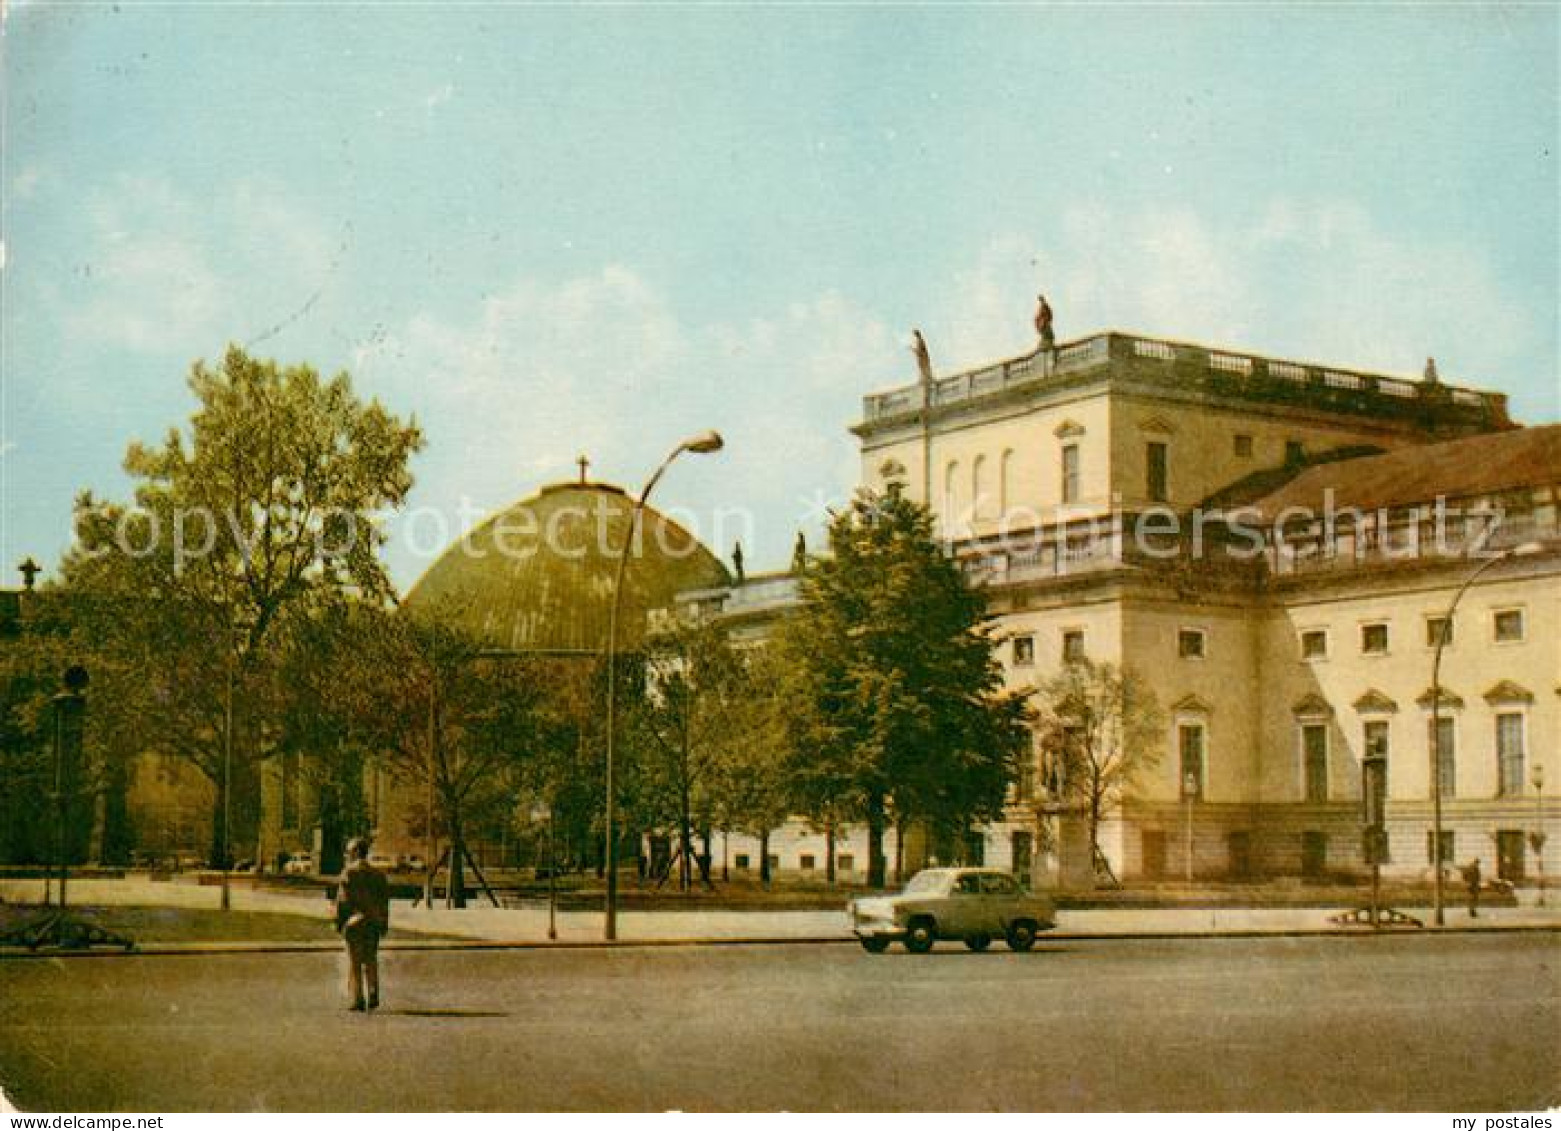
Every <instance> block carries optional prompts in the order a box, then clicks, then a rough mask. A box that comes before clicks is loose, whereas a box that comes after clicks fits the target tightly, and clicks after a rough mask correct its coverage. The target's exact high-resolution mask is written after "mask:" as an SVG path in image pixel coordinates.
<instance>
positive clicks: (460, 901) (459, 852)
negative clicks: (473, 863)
mask: <svg viewBox="0 0 1561 1131" xmlns="http://www.w3.org/2000/svg"><path fill="white" fill-rule="evenodd" d="M444 905H445V908H446V910H448V909H450V908H459V909H461V910H464V909H465V907H466V831H465V830H464V829H463V828H462V827H461V821H460V818H459V817H458V816H456V815H455V814H454V813H452V814H450V880H449V886H447V887H446V888H445V893H444Z"/></svg>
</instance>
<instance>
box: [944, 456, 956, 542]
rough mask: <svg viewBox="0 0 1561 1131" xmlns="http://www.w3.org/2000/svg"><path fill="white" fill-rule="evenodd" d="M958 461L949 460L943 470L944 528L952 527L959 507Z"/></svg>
mask: <svg viewBox="0 0 1561 1131" xmlns="http://www.w3.org/2000/svg"><path fill="white" fill-rule="evenodd" d="M958 494H959V461H958V460H953V459H951V460H949V462H948V466H947V467H946V468H944V470H943V522H944V525H945V526H950V527H952V526H953V525H954V522H955V521H956V518H957V515H958V512H957V510H956V508H957V507H958V505H959V497H958Z"/></svg>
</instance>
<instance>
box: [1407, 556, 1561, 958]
mask: <svg viewBox="0 0 1561 1131" xmlns="http://www.w3.org/2000/svg"><path fill="white" fill-rule="evenodd" d="M1542 549H1543V547H1542V546H1541V545H1540V544H1539V543H1538V542H1524V543H1522V544H1520V545H1517V546H1512V547H1509V548H1508V549H1506V550H1503V551H1502V552H1501V553H1499V554H1497V555H1496V556H1495V557H1492V558H1488V559H1487V560H1486V561H1484V562H1482V563H1481V564H1480V567H1479V568H1478V569H1476V570H1475V571H1474V572H1473V573H1471V574H1470V575H1469V576H1468V577H1466V578H1464V582H1463V584H1462V585H1460V586H1459V587H1458V592H1457V593H1456V594H1454V595H1453V603H1452V604H1451V605H1449V606H1447V612H1446V613H1445V614H1443V616H1442V623H1441V627H1440V628H1439V629H1438V630H1437V634H1436V656H1435V657H1434V658H1433V659H1432V661H1431V742H1430V747H1431V857H1432V863H1433V867H1432V873H1431V874H1432V880H1431V884H1432V887H1431V892H1432V896H1431V900H1432V906H1433V907H1434V909H1435V917H1436V925H1437V926H1438V927H1440V926H1443V925H1444V923H1445V922H1446V916H1445V915H1444V914H1443V906H1444V904H1443V895H1442V649H1443V648H1445V647H1446V646H1447V634H1448V633H1449V632H1451V631H1452V627H1453V613H1455V612H1456V611H1457V609H1458V602H1459V601H1462V600H1463V595H1464V594H1465V593H1467V592H1468V591H1469V587H1470V586H1471V585H1473V584H1474V582H1475V580H1476V579H1478V578H1479V576H1480V575H1481V574H1483V573H1484V572H1485V571H1486V570H1488V569H1490V568H1491V567H1492V566H1493V565H1495V564H1496V563H1498V562H1504V561H1506V560H1508V559H1509V558H1521V557H1527V556H1528V555H1530V554H1537V553H1539V552H1540V551H1541V550H1542Z"/></svg>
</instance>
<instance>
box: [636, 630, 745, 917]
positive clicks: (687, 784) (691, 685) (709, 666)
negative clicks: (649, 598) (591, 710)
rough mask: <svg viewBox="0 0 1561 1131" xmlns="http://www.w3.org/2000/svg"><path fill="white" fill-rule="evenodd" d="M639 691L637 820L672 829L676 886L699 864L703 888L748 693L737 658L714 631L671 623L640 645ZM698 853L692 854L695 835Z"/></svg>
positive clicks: (687, 883)
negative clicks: (725, 767) (643, 665)
mask: <svg viewBox="0 0 1561 1131" xmlns="http://www.w3.org/2000/svg"><path fill="white" fill-rule="evenodd" d="M645 658H646V678H645V687H644V693H643V695H642V696H641V698H640V701H639V703H638V705H637V707H636V709H635V710H634V712H633V717H634V720H635V730H636V732H637V733H638V734H640V735H641V736H643V737H642V739H641V741H640V742H639V743H638V746H639V758H638V763H639V765H638V767H637V774H636V775H635V776H636V777H637V779H638V781H639V783H640V790H639V793H640V799H641V800H640V809H641V819H642V820H644V821H645V822H646V823H647V824H648V825H649V826H650V827H653V828H654V827H662V828H667V827H670V828H673V829H675V830H677V837H678V847H679V870H678V886H679V888H680V889H681V890H684V891H687V890H688V889H689V888H691V887H692V886H693V866H694V863H695V861H696V859H697V860H698V863H699V867H700V876H701V879H702V880H703V881H704V882H705V883H706V884H708V883H709V882H710V875H709V861H708V851H709V845H710V831H711V828H712V826H713V825H714V823H715V821H716V819H717V813H718V811H719V802H718V789H719V787H720V785H721V784H722V780H723V779H722V775H721V768H722V767H723V765H725V764H726V763H728V762H730V761H731V760H732V759H733V757H734V751H735V748H736V747H738V746H739V745H740V744H741V743H743V742H744V741H745V738H746V736H745V735H744V734H743V733H742V732H741V728H740V723H741V721H743V717H744V714H745V712H744V708H745V706H746V697H747V696H748V695H749V693H750V687H749V684H748V681H747V679H746V673H745V671H744V666H743V660H742V657H740V656H739V655H738V653H737V652H736V651H735V650H734V649H733V648H732V646H731V644H730V643H729V641H728V639H727V634H726V632H725V631H724V630H722V629H721V628H719V627H717V626H714V625H711V624H706V623H694V624H676V625H673V626H672V627H670V628H667V629H665V630H664V631H661V632H658V633H656V634H655V635H653V636H652V637H651V638H650V639H649V640H647V642H646V657H645ZM696 827H697V828H698V829H699V831H700V832H701V833H702V840H703V841H704V846H705V847H704V850H703V851H702V852H700V853H699V854H698V856H697V857H696V854H695V852H694V831H695V829H696Z"/></svg>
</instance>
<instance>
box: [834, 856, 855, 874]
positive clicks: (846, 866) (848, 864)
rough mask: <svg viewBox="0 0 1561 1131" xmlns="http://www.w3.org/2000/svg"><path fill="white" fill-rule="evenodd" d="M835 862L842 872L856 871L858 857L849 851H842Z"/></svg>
mask: <svg viewBox="0 0 1561 1131" xmlns="http://www.w3.org/2000/svg"><path fill="white" fill-rule="evenodd" d="M835 864H836V866H837V867H838V868H839V869H840V871H842V872H854V871H856V857H855V856H853V855H851V854H850V853H849V852H844V853H841V855H840V857H839V858H838V859H837V860H836V861H835Z"/></svg>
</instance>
